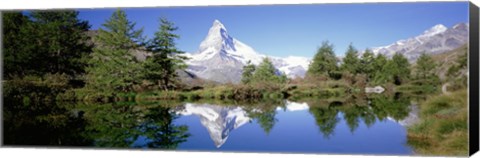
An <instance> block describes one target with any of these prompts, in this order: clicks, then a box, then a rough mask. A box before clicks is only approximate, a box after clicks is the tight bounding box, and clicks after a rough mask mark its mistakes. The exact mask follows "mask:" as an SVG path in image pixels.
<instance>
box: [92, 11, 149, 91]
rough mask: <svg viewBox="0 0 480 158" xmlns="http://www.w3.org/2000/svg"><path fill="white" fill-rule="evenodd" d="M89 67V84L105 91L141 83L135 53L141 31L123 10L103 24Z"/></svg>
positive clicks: (140, 40) (124, 89)
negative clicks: (135, 28)
mask: <svg viewBox="0 0 480 158" xmlns="http://www.w3.org/2000/svg"><path fill="white" fill-rule="evenodd" d="M102 26H103V27H102V28H100V29H99V31H98V35H97V36H96V37H95V38H94V41H95V43H96V45H95V48H94V51H93V53H92V56H91V58H90V60H89V64H90V66H89V67H88V69H87V72H88V75H87V86H90V87H91V88H94V89H98V90H102V91H111V90H115V91H130V90H132V86H133V85H134V84H135V82H138V72H140V69H141V66H140V64H139V62H138V61H137V59H136V58H135V57H134V55H132V51H133V50H134V49H138V48H139V46H140V44H139V43H141V42H142V38H141V34H142V30H134V27H135V23H132V22H131V21H129V20H128V19H127V15H126V14H125V12H124V11H122V10H116V11H115V12H114V13H113V14H112V16H111V17H110V19H108V20H107V21H106V23H104V24H103V25H102Z"/></svg>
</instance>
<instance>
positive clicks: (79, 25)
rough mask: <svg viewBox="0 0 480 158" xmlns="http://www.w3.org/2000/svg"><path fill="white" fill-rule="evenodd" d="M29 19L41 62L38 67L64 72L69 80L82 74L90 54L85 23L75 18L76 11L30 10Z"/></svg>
mask: <svg viewBox="0 0 480 158" xmlns="http://www.w3.org/2000/svg"><path fill="white" fill-rule="evenodd" d="M30 15H31V17H32V20H33V22H34V26H35V34H37V36H36V40H37V41H39V43H38V48H37V49H36V52H37V53H42V54H43V57H45V60H46V61H48V62H42V63H43V64H42V65H39V66H42V67H44V68H45V69H47V70H46V71H47V72H49V73H65V74H68V75H70V76H72V77H74V76H78V75H82V74H83V73H84V72H85V70H84V68H85V66H86V62H85V61H84V57H85V56H87V55H88V54H89V53H90V52H91V49H92V47H91V45H89V44H87V42H86V41H87V40H89V37H88V36H87V35H86V32H87V31H88V29H89V28H90V25H89V24H88V22H87V21H83V20H80V19H78V12H77V11H34V12H31V14H30Z"/></svg>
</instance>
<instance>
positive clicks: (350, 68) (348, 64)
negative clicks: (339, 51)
mask: <svg viewBox="0 0 480 158" xmlns="http://www.w3.org/2000/svg"><path fill="white" fill-rule="evenodd" d="M359 63H360V60H359V59H358V51H357V49H355V47H353V46H352V44H350V45H349V46H348V50H347V52H346V53H345V58H344V59H343V64H342V66H341V67H340V69H341V70H342V71H347V72H350V73H351V74H357V73H358V72H359V68H360V65H359Z"/></svg>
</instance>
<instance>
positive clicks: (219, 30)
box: [186, 20, 310, 83]
mask: <svg viewBox="0 0 480 158" xmlns="http://www.w3.org/2000/svg"><path fill="white" fill-rule="evenodd" d="M186 56H187V57H190V60H189V61H187V64H188V65H189V67H188V68H187V70H188V71H190V72H192V73H193V74H195V75H196V76H198V77H200V78H203V79H208V80H213V81H217V82H220V83H228V82H231V83H239V82H240V80H241V76H242V71H243V66H245V65H246V63H247V62H248V61H251V62H252V63H253V64H254V65H258V64H260V63H261V61H262V60H263V58H265V57H269V58H270V59H271V61H272V63H273V64H274V66H275V67H276V68H277V69H278V70H280V71H281V72H284V73H285V74H286V75H287V76H288V77H290V78H294V77H297V76H300V77H303V76H304V75H305V72H306V70H307V69H308V64H309V62H310V60H309V59H307V58H304V57H295V56H291V57H286V58H280V57H273V56H267V55H263V54H260V53H258V52H256V51H255V50H254V49H253V48H251V47H250V46H248V45H246V44H244V43H242V42H240V41H239V40H237V39H235V38H233V37H231V36H230V35H229V34H228V32H227V29H226V28H225V26H224V25H223V24H222V23H221V22H220V21H218V20H215V21H214V22H213V25H212V27H211V28H210V30H209V31H208V34H207V36H206V37H205V39H204V40H203V41H202V42H201V44H200V47H199V49H198V52H196V53H187V54H186Z"/></svg>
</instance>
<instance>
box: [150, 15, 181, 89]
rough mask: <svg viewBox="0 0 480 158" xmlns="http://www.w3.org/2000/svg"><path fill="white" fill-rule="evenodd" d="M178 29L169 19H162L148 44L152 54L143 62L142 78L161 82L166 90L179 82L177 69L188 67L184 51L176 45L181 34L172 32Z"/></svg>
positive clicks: (161, 85)
mask: <svg viewBox="0 0 480 158" xmlns="http://www.w3.org/2000/svg"><path fill="white" fill-rule="evenodd" d="M177 29H178V28H177V27H175V26H174V24H173V23H172V22H170V21H168V20H167V19H165V18H161V19H160V28H159V30H158V31H157V32H155V35H154V38H153V40H151V41H150V42H149V45H148V46H147V49H148V50H149V51H150V52H152V56H150V57H148V58H147V60H146V61H145V63H144V64H143V77H142V78H143V79H146V80H148V81H151V82H153V83H157V84H159V85H160V87H162V89H164V90H168V89H171V88H172V87H174V86H175V84H177V83H176V81H177V77H178V75H177V73H176V70H179V69H185V68H186V64H185V63H184V60H186V59H187V58H186V57H184V56H181V54H183V53H184V52H182V51H180V50H178V49H177V48H176V47H175V39H177V38H179V36H178V35H176V34H173V33H172V32H173V31H175V30H177Z"/></svg>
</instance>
